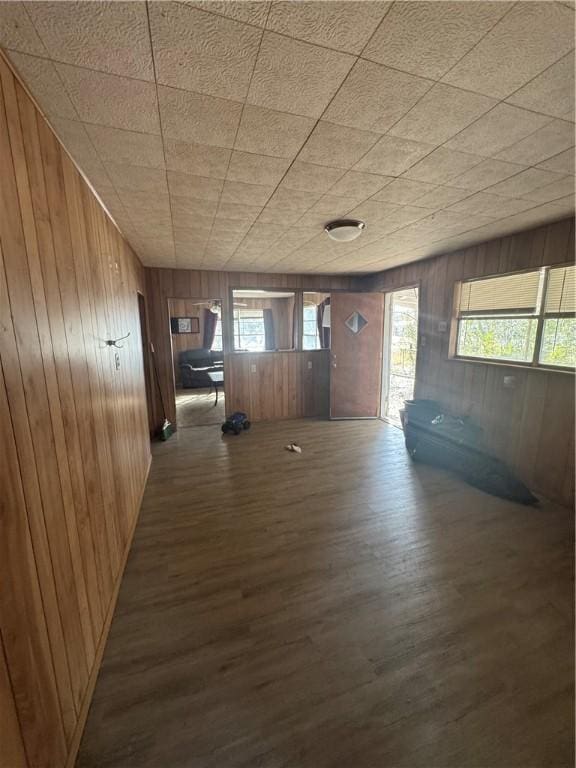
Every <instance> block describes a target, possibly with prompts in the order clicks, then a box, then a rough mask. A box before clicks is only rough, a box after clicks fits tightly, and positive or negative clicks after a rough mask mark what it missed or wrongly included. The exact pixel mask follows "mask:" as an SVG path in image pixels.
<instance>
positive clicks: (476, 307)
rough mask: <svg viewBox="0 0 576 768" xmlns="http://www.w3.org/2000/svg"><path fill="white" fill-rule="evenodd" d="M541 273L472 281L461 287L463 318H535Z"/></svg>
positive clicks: (461, 312) (460, 309) (524, 273)
mask: <svg viewBox="0 0 576 768" xmlns="http://www.w3.org/2000/svg"><path fill="white" fill-rule="evenodd" d="M539 284H540V271H539V270H538V271H537V272H521V273H519V274H514V275H502V276H500V277H489V278H487V279H486V280H471V281H468V282H464V283H462V285H461V292H460V306H459V314H461V315H475V314H485V313H490V314H510V313H513V314H519V313H522V314H527V315H530V314H534V313H535V312H536V311H537V307H538V287H539Z"/></svg>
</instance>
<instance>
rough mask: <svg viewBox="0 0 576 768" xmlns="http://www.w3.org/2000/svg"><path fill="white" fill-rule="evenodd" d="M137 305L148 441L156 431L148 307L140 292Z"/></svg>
mask: <svg viewBox="0 0 576 768" xmlns="http://www.w3.org/2000/svg"><path fill="white" fill-rule="evenodd" d="M136 301H137V305H138V322H139V326H140V342H141V347H142V372H143V374H144V391H145V395H146V414H147V418H148V431H149V433H150V439H152V437H153V436H154V432H155V430H156V423H155V417H156V416H155V405H154V394H153V393H154V378H153V372H152V362H151V360H150V328H149V323H148V306H147V303H146V296H145V295H144V294H143V293H142V291H139V290H137V291H136Z"/></svg>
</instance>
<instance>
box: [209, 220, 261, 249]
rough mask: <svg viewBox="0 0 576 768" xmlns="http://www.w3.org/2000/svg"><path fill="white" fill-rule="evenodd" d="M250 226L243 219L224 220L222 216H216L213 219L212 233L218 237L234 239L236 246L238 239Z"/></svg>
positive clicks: (249, 223) (249, 222)
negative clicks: (215, 233) (223, 236)
mask: <svg viewBox="0 0 576 768" xmlns="http://www.w3.org/2000/svg"><path fill="white" fill-rule="evenodd" d="M251 226H252V222H251V221H245V220H243V219H226V218H224V216H216V218H215V219H214V231H215V232H217V233H218V234H219V235H225V236H230V237H234V238H236V244H238V242H239V240H240V237H243V236H244V235H245V234H246V232H248V230H249V229H250V227H251Z"/></svg>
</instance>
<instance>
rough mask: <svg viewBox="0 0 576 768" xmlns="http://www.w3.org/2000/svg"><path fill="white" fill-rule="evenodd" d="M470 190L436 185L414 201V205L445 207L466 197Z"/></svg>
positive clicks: (435, 207)
mask: <svg viewBox="0 0 576 768" xmlns="http://www.w3.org/2000/svg"><path fill="white" fill-rule="evenodd" d="M469 195H470V192H469V191H468V190H467V189H466V190H464V189H453V188H452V187H436V188H435V189H433V190H432V191H431V192H427V193H426V194H425V195H422V197H419V198H418V199H417V200H415V201H414V205H417V206H418V207H420V208H434V209H437V208H446V207H448V206H449V205H452V204H453V203H456V202H458V201H459V200H462V199H463V198H465V197H468V196H469Z"/></svg>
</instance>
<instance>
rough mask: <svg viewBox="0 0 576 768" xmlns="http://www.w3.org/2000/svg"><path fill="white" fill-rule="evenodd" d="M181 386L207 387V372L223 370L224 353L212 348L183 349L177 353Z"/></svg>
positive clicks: (187, 387)
mask: <svg viewBox="0 0 576 768" xmlns="http://www.w3.org/2000/svg"><path fill="white" fill-rule="evenodd" d="M178 367H179V368H180V378H181V380H182V386H183V387H185V388H186V389H198V388H200V387H209V386H210V384H211V381H210V377H209V376H208V374H209V373H210V372H211V371H223V370H224V355H223V353H222V352H216V351H214V350H212V349H202V348H201V349H185V350H184V351H183V352H180V354H179V355H178Z"/></svg>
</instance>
